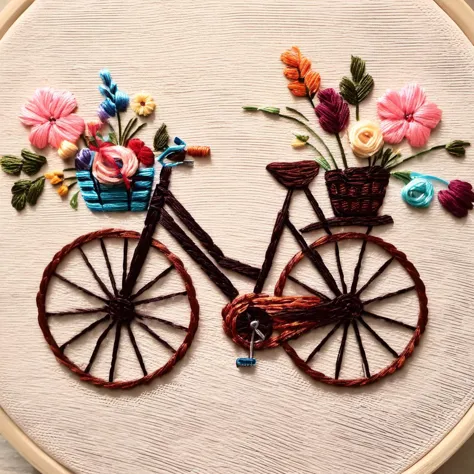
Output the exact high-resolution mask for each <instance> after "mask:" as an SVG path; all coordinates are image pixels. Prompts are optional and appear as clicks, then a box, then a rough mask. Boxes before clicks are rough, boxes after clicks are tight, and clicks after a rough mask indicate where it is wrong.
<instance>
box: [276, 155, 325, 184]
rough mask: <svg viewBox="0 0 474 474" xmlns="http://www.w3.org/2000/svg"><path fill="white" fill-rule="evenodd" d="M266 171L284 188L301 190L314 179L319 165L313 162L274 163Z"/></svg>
mask: <svg viewBox="0 0 474 474" xmlns="http://www.w3.org/2000/svg"><path fill="white" fill-rule="evenodd" d="M267 170H268V171H269V172H270V173H271V174H272V176H273V177H274V178H275V179H276V180H277V181H278V182H279V183H280V184H282V185H283V186H285V188H288V189H303V188H306V187H307V186H308V185H309V184H310V183H311V181H313V179H314V178H316V176H317V175H318V173H319V165H318V164H317V163H316V161H313V160H305V161H296V162H289V163H285V162H275V163H270V164H269V165H268V166H267Z"/></svg>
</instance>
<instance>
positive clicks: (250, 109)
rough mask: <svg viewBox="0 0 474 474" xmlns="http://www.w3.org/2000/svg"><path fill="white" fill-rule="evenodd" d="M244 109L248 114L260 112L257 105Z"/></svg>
mask: <svg viewBox="0 0 474 474" xmlns="http://www.w3.org/2000/svg"><path fill="white" fill-rule="evenodd" d="M242 108H243V109H244V110H247V111H248V112H258V107H257V106H256V105H244V106H243V107H242Z"/></svg>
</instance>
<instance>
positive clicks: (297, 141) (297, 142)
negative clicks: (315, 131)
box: [291, 135, 309, 148]
mask: <svg viewBox="0 0 474 474" xmlns="http://www.w3.org/2000/svg"><path fill="white" fill-rule="evenodd" d="M308 140H309V137H307V136H305V135H297V136H295V138H294V139H293V141H292V142H291V146H292V147H293V148H303V147H304V146H306V142H307V141H308Z"/></svg>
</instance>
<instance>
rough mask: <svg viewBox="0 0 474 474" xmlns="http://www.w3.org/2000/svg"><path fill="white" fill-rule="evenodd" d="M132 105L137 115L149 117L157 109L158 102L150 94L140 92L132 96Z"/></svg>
mask: <svg viewBox="0 0 474 474" xmlns="http://www.w3.org/2000/svg"><path fill="white" fill-rule="evenodd" d="M130 106H131V107H132V110H133V111H134V112H135V113H136V114H137V115H142V116H144V117H147V116H148V115H150V114H152V113H153V111H154V110H155V107H156V103H155V101H154V100H153V97H152V96H151V95H150V94H147V93H146V92H139V93H138V94H135V95H134V96H133V97H132V101H131V103H130Z"/></svg>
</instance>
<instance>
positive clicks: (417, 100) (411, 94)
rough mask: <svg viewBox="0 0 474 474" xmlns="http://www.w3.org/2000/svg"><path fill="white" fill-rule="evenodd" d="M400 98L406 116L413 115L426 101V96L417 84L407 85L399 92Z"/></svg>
mask: <svg viewBox="0 0 474 474" xmlns="http://www.w3.org/2000/svg"><path fill="white" fill-rule="evenodd" d="M400 97H401V99H402V103H403V106H404V109H403V110H404V112H405V113H406V114H414V113H415V112H416V111H417V110H418V109H419V108H420V107H421V106H422V105H423V104H424V103H425V100H426V94H425V91H424V89H423V88H422V87H420V86H419V85H418V84H408V85H406V86H405V87H403V88H402V89H401V90H400Z"/></svg>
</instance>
